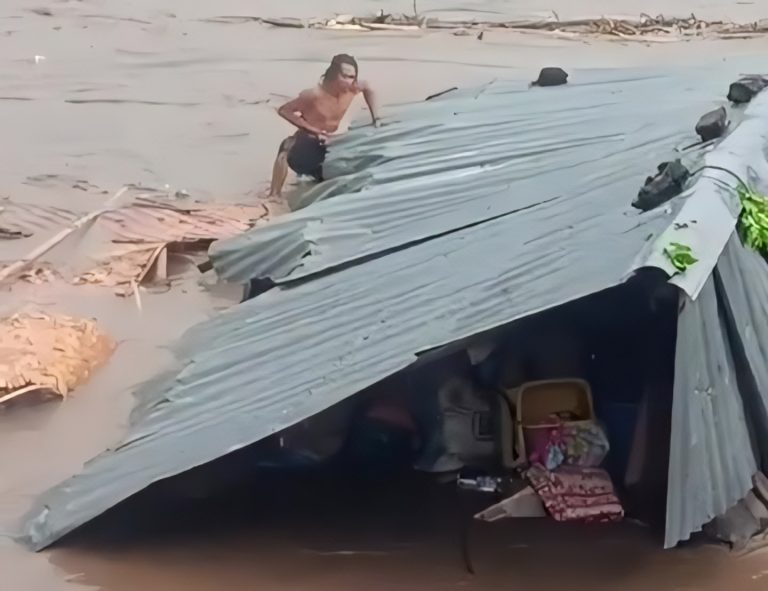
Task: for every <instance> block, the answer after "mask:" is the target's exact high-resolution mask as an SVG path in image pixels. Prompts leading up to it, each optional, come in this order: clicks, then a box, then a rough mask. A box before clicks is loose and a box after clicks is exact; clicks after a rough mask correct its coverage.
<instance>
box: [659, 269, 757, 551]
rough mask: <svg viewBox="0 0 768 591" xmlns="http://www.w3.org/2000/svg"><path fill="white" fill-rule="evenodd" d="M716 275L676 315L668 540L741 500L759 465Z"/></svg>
mask: <svg viewBox="0 0 768 591" xmlns="http://www.w3.org/2000/svg"><path fill="white" fill-rule="evenodd" d="M725 314H726V312H725V310H724V309H723V308H722V306H721V305H720V304H719V302H718V298H717V294H716V290H715V279H714V276H710V278H709V279H708V280H707V282H706V283H705V285H704V288H703V289H702V290H701V293H700V295H699V297H698V298H697V299H696V300H693V301H692V300H690V299H687V301H686V302H685V307H684V308H683V310H682V312H681V313H680V317H679V320H678V336H677V353H676V358H675V387H674V401H673V408H672V437H671V441H670V454H669V484H668V486H667V524H666V532H665V540H664V541H665V546H666V547H667V548H671V547H674V546H675V545H677V543H678V542H680V541H681V540H687V539H689V538H690V535H691V533H693V532H697V531H700V530H701V528H702V526H703V525H704V524H705V523H708V522H709V521H711V520H712V519H714V518H715V517H716V516H718V515H722V514H723V513H725V512H726V511H727V510H728V509H730V508H731V507H733V506H734V505H735V504H736V503H737V502H738V501H740V500H741V499H743V498H744V496H745V495H746V494H747V492H748V491H749V490H750V489H751V488H752V477H753V476H754V474H755V472H757V463H756V460H755V456H754V453H753V452H752V448H751V445H750V438H749V429H748V427H747V421H746V418H745V414H744V405H743V402H742V399H741V395H740V392H739V388H738V384H737V381H736V375H737V374H736V370H735V367H734V360H733V353H732V350H731V344H730V342H729V340H728V334H727V328H726V326H727V324H726V323H727V320H726V318H725Z"/></svg>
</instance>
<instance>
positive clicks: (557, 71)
mask: <svg viewBox="0 0 768 591" xmlns="http://www.w3.org/2000/svg"><path fill="white" fill-rule="evenodd" d="M567 82H568V72H566V71H565V70H563V69H562V68H542V70H541V72H539V77H538V78H537V79H536V80H534V81H533V82H531V86H562V85H563V84H566V83H567Z"/></svg>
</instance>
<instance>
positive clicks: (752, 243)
mask: <svg viewBox="0 0 768 591" xmlns="http://www.w3.org/2000/svg"><path fill="white" fill-rule="evenodd" d="M737 194H738V196H739V201H740V202H741V214H740V215H739V224H738V228H739V235H740V236H741V240H742V241H743V242H744V244H746V245H747V246H748V247H750V248H752V249H754V250H756V251H757V252H759V253H760V254H761V255H763V256H768V198H767V197H766V196H765V195H761V194H760V193H758V192H757V191H754V190H752V189H750V188H749V187H748V186H746V185H741V186H739V188H738V189H737Z"/></svg>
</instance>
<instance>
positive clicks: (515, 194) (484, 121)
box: [211, 71, 768, 288]
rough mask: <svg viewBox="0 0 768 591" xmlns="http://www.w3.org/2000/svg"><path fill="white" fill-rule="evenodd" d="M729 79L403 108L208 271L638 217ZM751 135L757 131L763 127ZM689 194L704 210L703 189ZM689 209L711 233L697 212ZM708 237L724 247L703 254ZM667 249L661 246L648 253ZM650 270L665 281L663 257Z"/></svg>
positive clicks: (722, 160) (597, 81)
mask: <svg viewBox="0 0 768 591" xmlns="http://www.w3.org/2000/svg"><path fill="white" fill-rule="evenodd" d="M728 76H730V74H728ZM728 76H717V75H714V76H712V77H711V78H709V79H708V80H707V81H706V82H703V81H702V80H701V73H700V72H697V71H692V72H686V73H682V74H681V73H680V72H679V71H675V72H673V73H666V74H657V75H654V76H649V75H648V73H647V72H631V73H629V74H628V73H626V72H622V73H621V75H619V76H617V74H616V73H615V72H614V73H612V75H611V74H607V73H605V72H599V73H595V72H588V73H579V75H578V76H577V77H576V79H578V80H579V81H580V82H579V84H576V85H573V86H569V87H563V88H557V89H532V90H530V91H529V90H526V89H525V86H523V85H521V84H519V83H518V84H516V83H512V82H496V83H493V84H490V85H488V86H486V87H484V88H483V89H481V90H479V91H478V90H472V91H464V92H460V91H456V92H453V93H450V94H448V95H444V96H443V97H441V98H439V99H436V100H434V101H428V102H423V103H417V104H415V105H410V106H409V107H408V108H406V109H404V110H402V111H401V112H399V113H398V114H397V115H393V116H391V117H390V118H389V119H388V120H387V121H386V124H385V126H384V128H383V130H373V129H372V128H370V127H368V128H365V127H363V128H358V129H356V130H354V131H353V132H351V133H350V134H348V135H347V136H345V137H343V138H342V139H341V140H340V141H339V142H338V144H337V145H336V146H335V147H334V148H333V149H332V150H331V153H330V157H329V160H328V163H327V165H326V167H325V170H326V173H327V174H329V175H330V176H331V177H332V180H331V181H329V182H326V183H323V184H322V185H319V186H318V187H317V188H316V189H314V190H312V191H310V192H309V193H308V194H307V195H305V196H304V201H305V202H314V203H313V205H312V207H309V208H306V209H302V210H299V211H297V212H295V213H293V214H290V215H287V216H284V217H283V218H282V219H280V220H278V221H277V222H276V223H273V224H271V225H269V226H268V227H264V228H261V229H256V230H253V231H250V232H247V233H245V234H242V235H239V236H236V237H234V238H232V239H229V240H224V241H220V242H218V243H216V244H214V246H213V247H212V249H211V257H212V260H213V262H214V265H215V267H216V269H217V271H218V272H219V274H220V276H221V277H223V278H224V279H227V280H232V281H245V280H247V279H250V278H252V277H270V278H271V279H273V280H275V281H277V282H281V281H287V280H292V279H298V278H301V277H306V276H308V275H311V274H313V273H317V272H320V271H325V270H327V269H330V268H334V267H336V266H338V265H342V264H347V263H349V262H351V261H355V260H359V259H362V258H365V257H368V256H375V255H378V254H381V253H385V252H387V251H389V250H392V249H396V248H402V247H405V246H408V245H410V244H413V243H414V242H417V241H419V240H424V239H427V238H429V237H432V236H436V235H440V234H441V233H445V232H450V231H454V230H456V229H459V228H462V227H466V226H469V225H472V224H476V223H481V222H483V221H485V220H488V219H493V218H494V217H499V216H508V225H509V228H510V232H511V233H517V232H519V231H520V230H521V229H522V231H524V232H525V231H526V229H527V228H526V225H527V223H528V219H527V216H528V215H529V214H530V211H527V210H529V208H533V209H536V208H545V209H546V211H547V215H551V216H555V217H556V218H557V219H556V220H553V222H552V223H553V227H554V225H556V224H558V223H559V219H560V218H561V217H562V216H569V215H571V213H569V210H571V209H576V208H585V209H589V210H593V209H598V208H600V209H613V210H615V211H619V210H624V211H626V212H627V214H626V215H628V216H634V217H639V212H637V211H634V210H631V209H630V208H629V205H628V202H629V200H630V199H631V196H633V195H634V193H635V192H636V190H637V189H638V188H639V187H640V185H641V184H642V182H643V180H644V179H645V177H646V176H647V175H648V174H649V173H650V172H651V171H653V170H654V169H655V167H656V165H657V164H658V163H659V162H660V161H661V160H663V159H670V158H674V157H679V156H680V155H679V154H676V153H675V152H674V148H675V147H679V146H682V145H686V144H690V143H692V142H693V141H695V135H694V134H693V124H694V123H695V120H696V119H697V114H698V113H699V112H701V113H703V112H705V111H707V110H710V109H711V108H712V107H713V105H714V104H715V101H716V97H718V96H721V95H722V89H723V88H727V84H728V80H729V78H728ZM660 94H664V97H665V100H663V101H659V102H658V103H657V104H654V108H653V112H652V113H651V112H650V111H649V106H648V101H647V97H648V96H658V95H660ZM767 100H768V99H767ZM749 124H750V125H761V126H762V127H763V128H768V121H766V120H764V119H759V118H757V119H755V118H753V119H752V120H750V121H749ZM722 154H724V155H720V156H716V157H715V160H717V161H716V162H712V163H713V164H714V163H717V164H720V165H723V164H734V162H735V165H734V169H735V170H736V171H737V172H739V171H741V170H742V169H743V166H744V163H745V162H747V160H746V157H745V155H744V154H730V152H729V151H725V152H723V153H722ZM697 156H700V155H698V154H697V153H696V152H693V153H689V154H688V155H687V156H686V158H687V160H689V161H695V160H696V159H697V158H696V157H697ZM713 156H714V155H713ZM748 156H749V158H750V160H753V159H754V158H755V157H753V156H752V154H751V152H750V153H749V154H748ZM711 158H712V157H710V158H709V159H711ZM717 174H720V173H713V175H717ZM544 175H546V177H544ZM766 178H768V175H767V176H766ZM699 184H700V185H701V186H699V187H697V191H701V192H702V194H704V193H706V195H705V197H704V198H705V199H706V200H707V201H709V200H711V199H710V198H711V194H712V193H715V190H716V185H715V183H714V182H713V181H712V180H709V179H703V180H702V181H701V182H700V183H699ZM331 197H332V198H331ZM718 201H719V202H720V201H722V199H721V198H718ZM707 207H709V206H707ZM687 208H688V209H692V210H693V211H694V212H696V213H697V214H698V217H699V218H700V219H701V220H702V222H703V221H704V220H705V219H709V218H707V215H706V214H707V212H708V211H709V210H708V209H706V208H705V211H700V210H701V207H699V208H696V207H690V206H687ZM713 213H714V214H717V216H720V217H721V216H722V214H723V213H724V212H723V211H720V210H714V211H713ZM725 213H726V214H727V212H725ZM689 217H690V216H689ZM720 217H717V218H715V216H714V215H713V216H711V218H712V219H713V220H715V223H714V224H705V223H702V224H701V228H702V229H704V230H706V231H705V232H703V233H705V234H706V235H707V237H708V240H705V241H701V250H711V254H712V256H710V257H708V260H709V261H711V263H712V265H714V261H716V260H717V256H718V255H719V252H720V250H721V249H722V247H723V246H724V244H725V241H726V240H727V238H728V235H729V234H730V232H731V229H732V226H731V228H729V227H728V225H727V224H723V223H721V221H722V220H721V219H720ZM731 219H733V216H731ZM710 226H712V227H710ZM718 229H720V230H721V231H720V234H723V236H721V237H720V239H719V240H713V239H712V238H713V233H714V232H716V231H717V230H718ZM542 230H543V229H542V228H540V227H536V229H535V230H533V231H534V232H539V231H542ZM688 233H689V234H693V233H695V228H694V229H692V230H691V231H690V232H688ZM677 239H680V237H679V236H677ZM672 240H675V236H668V235H666V236H664V243H663V244H659V245H658V246H657V248H656V251H657V252H658V253H660V252H661V251H662V250H663V246H665V245H666V244H667V243H668V242H670V241H672ZM716 245H719V249H718V248H717V246H716ZM697 246H698V243H697ZM698 250H699V249H697V251H698ZM639 264H641V265H642V264H645V261H644V260H641V261H640V263H639ZM652 264H655V265H658V266H660V267H662V268H665V270H668V271H671V269H669V268H668V267H667V262H666V260H665V259H664V258H663V257H662V256H661V255H659V256H658V257H655V259H654V260H653V263H652ZM701 268H705V266H704V265H702V266H701ZM710 271H711V267H709V268H707V269H706V271H705V273H704V274H703V277H707V276H708V274H709V272H710ZM691 283H692V285H694V287H695V285H696V284H695V283H694V282H691ZM683 287H684V288H686V287H688V284H684V285H683Z"/></svg>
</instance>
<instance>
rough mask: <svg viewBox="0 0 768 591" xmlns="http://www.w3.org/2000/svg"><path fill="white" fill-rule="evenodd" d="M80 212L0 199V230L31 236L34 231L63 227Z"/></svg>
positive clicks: (78, 215)
mask: <svg viewBox="0 0 768 591" xmlns="http://www.w3.org/2000/svg"><path fill="white" fill-rule="evenodd" d="M80 215H81V214H78V213H77V212H73V211H69V210H66V209H63V208H61V207H50V206H45V205H35V204H33V203H15V202H13V201H11V200H10V199H0V231H3V230H5V231H7V232H8V233H10V234H14V233H18V234H20V235H21V236H32V235H33V234H35V233H36V232H40V231H46V230H52V229H56V228H63V227H65V226H67V225H68V224H70V223H72V222H73V221H74V220H76V219H77V218H78V217H80Z"/></svg>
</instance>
